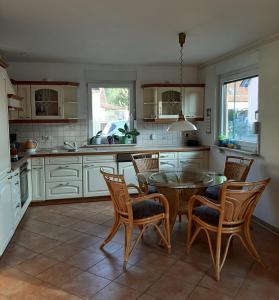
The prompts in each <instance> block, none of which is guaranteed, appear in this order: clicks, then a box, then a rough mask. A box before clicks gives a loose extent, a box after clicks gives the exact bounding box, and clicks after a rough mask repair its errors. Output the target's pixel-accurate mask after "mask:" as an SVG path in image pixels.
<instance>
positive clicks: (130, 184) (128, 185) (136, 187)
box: [127, 183, 143, 195]
mask: <svg viewBox="0 0 279 300" xmlns="http://www.w3.org/2000/svg"><path fill="white" fill-rule="evenodd" d="M127 189H136V190H137V191H138V193H139V195H142V194H143V192H142V190H141V189H140V188H139V187H138V186H137V185H135V184H132V183H129V184H127Z"/></svg>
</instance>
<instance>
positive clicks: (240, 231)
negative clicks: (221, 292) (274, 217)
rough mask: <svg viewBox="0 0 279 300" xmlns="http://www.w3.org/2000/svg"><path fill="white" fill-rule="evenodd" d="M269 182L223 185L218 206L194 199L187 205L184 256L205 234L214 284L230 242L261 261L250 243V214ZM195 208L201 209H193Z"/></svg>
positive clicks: (198, 198)
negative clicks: (224, 239) (238, 243)
mask: <svg viewBox="0 0 279 300" xmlns="http://www.w3.org/2000/svg"><path fill="white" fill-rule="evenodd" d="M269 181H270V179H269V178H268V179H265V180H261V181H258V182H233V181H228V182H226V183H225V184H224V185H223V187H222V189H221V198H220V203H218V204H217V203H215V202H212V201H210V200H209V199H207V198H205V197H203V196H200V195H194V196H192V198H191V199H190V201H189V203H188V236H187V252H188V253H189V251H190V248H191V246H192V244H193V242H194V241H195V239H196V237H197V235H198V234H199V233H200V232H201V231H204V232H205V234H206V236H207V240H208V244H209V250H210V254H211V258H212V261H213V265H214V269H215V276H216V280H219V279H220V271H221V269H222V267H223V265H224V262H225V260H226V257H227V253H228V249H229V246H230V243H231V240H232V238H233V237H234V236H237V237H238V238H239V239H240V241H241V243H242V244H243V246H244V247H245V248H246V250H247V251H248V253H249V254H250V255H251V256H252V257H253V258H254V259H255V260H256V261H257V262H259V263H260V264H262V261H261V258H260V256H259V254H258V252H257V250H256V248H255V246H254V244H253V242H252V238H251V233H250V222H251V217H252V213H253V211H254V209H255V207H256V205H257V203H258V201H259V199H260V197H261V194H262V193H263V191H264V189H265V187H266V185H267V184H268V182H269ZM196 204H199V205H201V206H198V207H195V205H196ZM210 232H213V233H215V234H216V237H217V238H216V247H215V249H213V245H212V242H211V238H210ZM223 235H227V237H228V239H227V242H226V245H225V248H224V249H225V250H224V254H223V257H222V258H221V245H222V236H223Z"/></svg>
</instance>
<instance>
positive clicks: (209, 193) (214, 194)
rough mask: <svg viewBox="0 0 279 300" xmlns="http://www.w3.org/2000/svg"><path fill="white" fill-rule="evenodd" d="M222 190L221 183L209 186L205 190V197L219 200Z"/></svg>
mask: <svg viewBox="0 0 279 300" xmlns="http://www.w3.org/2000/svg"><path fill="white" fill-rule="evenodd" d="M220 190H221V186H219V185H216V186H211V187H208V188H207V189H206V190H205V194H204V195H205V197H206V198H210V199H213V200H216V201H217V200H218V199H219V192H220Z"/></svg>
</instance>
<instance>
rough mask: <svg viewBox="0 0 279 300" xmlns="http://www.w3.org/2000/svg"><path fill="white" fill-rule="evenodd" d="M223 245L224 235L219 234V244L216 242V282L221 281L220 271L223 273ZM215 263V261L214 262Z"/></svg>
mask: <svg viewBox="0 0 279 300" xmlns="http://www.w3.org/2000/svg"><path fill="white" fill-rule="evenodd" d="M221 243H222V235H221V234H218V235H217V242H216V254H215V255H216V256H215V264H214V268H215V277H216V280H217V281H219V280H220V271H221V267H220V266H221ZM213 263H214V261H213Z"/></svg>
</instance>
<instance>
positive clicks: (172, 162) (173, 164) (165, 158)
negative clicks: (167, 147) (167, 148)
mask: <svg viewBox="0 0 279 300" xmlns="http://www.w3.org/2000/svg"><path fill="white" fill-rule="evenodd" d="M159 163H160V165H159V168H160V170H164V171H165V170H169V171H172V170H176V169H177V153H176V152H166V153H160V161H159Z"/></svg>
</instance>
